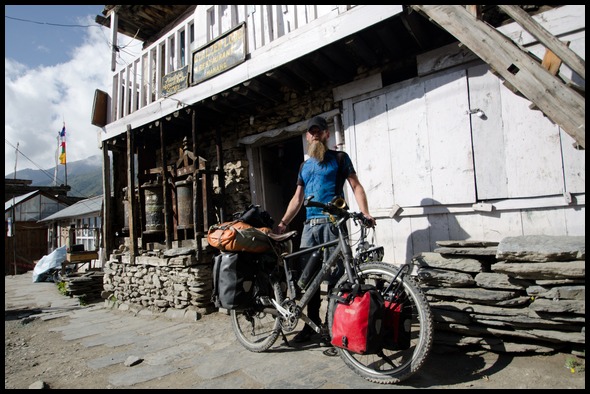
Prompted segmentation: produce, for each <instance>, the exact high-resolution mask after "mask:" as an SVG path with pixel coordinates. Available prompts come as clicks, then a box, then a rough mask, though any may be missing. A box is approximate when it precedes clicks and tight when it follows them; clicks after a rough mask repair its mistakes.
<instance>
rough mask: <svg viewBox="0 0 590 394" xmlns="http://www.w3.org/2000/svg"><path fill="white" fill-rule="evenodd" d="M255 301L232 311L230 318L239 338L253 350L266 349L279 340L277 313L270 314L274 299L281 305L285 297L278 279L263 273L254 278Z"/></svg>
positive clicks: (257, 351)
mask: <svg viewBox="0 0 590 394" xmlns="http://www.w3.org/2000/svg"><path fill="white" fill-rule="evenodd" d="M255 286H256V289H255V294H256V295H255V303H254V305H253V306H252V308H248V309H244V310H231V311H230V320H231V325H232V328H233V331H234V333H235V335H236V338H237V339H238V341H239V342H240V343H241V344H242V346H244V347H245V348H246V349H248V350H250V351H251V352H256V353H260V352H264V351H266V350H268V349H269V348H270V347H271V346H272V345H273V344H274V343H275V342H276V340H277V338H278V337H279V334H280V332H281V322H280V319H279V318H278V315H277V314H276V313H275V314H273V313H270V309H272V308H273V307H272V306H270V305H265V304H269V303H270V300H271V299H274V300H275V301H276V302H277V303H278V304H281V302H283V299H284V296H283V292H282V290H281V285H280V283H279V282H278V281H276V280H274V279H272V278H270V277H269V276H268V275H265V274H261V275H258V276H257V279H256V281H255Z"/></svg>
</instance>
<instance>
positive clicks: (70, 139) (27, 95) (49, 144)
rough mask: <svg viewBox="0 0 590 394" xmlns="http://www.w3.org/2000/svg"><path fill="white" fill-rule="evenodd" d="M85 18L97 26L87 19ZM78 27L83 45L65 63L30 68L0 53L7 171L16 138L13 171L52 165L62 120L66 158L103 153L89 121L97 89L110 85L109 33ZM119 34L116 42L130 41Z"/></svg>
mask: <svg viewBox="0 0 590 394" xmlns="http://www.w3.org/2000/svg"><path fill="white" fill-rule="evenodd" d="M84 22H85V24H87V25H93V24H95V25H96V23H95V22H94V21H93V20H92V19H91V18H88V20H86V21H84ZM77 32H78V33H73V34H84V41H83V44H82V45H81V46H79V47H76V48H71V49H70V50H69V51H68V56H70V57H69V59H68V60H67V61H66V62H64V63H60V64H56V65H52V66H41V67H37V68H28V67H27V66H26V65H23V64H20V63H18V62H16V61H14V60H12V59H9V58H6V57H5V58H4V66H5V67H4V86H5V87H4V99H5V118H4V133H5V134H4V138H5V144H4V153H5V175H6V174H10V173H12V172H13V171H14V168H15V153H16V152H15V150H16V146H17V143H18V150H19V152H20V154H19V155H18V161H17V162H16V163H17V170H22V169H25V168H33V169H49V168H52V167H54V166H55V165H56V163H57V155H56V153H57V151H58V139H57V137H58V133H59V131H61V129H62V127H63V124H64V122H65V125H66V153H67V160H68V162H72V161H77V160H82V159H86V158H88V157H90V156H94V155H100V154H101V151H100V148H99V146H100V141H99V137H98V136H99V133H100V132H101V130H100V128H98V127H96V126H94V125H92V124H91V123H90V120H91V112H92V105H93V101H94V92H95V90H96V89H101V90H103V91H105V92H110V90H111V78H112V73H111V67H110V65H111V49H110V45H109V41H110V36H111V35H110V30H109V29H106V28H104V27H99V26H98V25H96V27H94V26H92V27H90V28H87V29H84V30H78V31H77ZM119 39H120V40H121V42H120V45H124V44H125V45H127V44H128V43H129V40H128V39H127V38H126V37H124V36H121V35H119ZM140 48H141V46H140V44H138V43H137V42H134V43H132V44H131V45H130V46H129V47H128V48H127V50H126V51H125V52H124V53H123V54H122V55H123V56H125V57H126V59H132V58H134V57H135V56H136V54H137V53H138V52H139V49H140ZM134 50H135V52H133V51H134ZM122 61H123V60H122ZM120 62H121V61H118V63H120Z"/></svg>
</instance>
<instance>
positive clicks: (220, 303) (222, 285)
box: [211, 252, 256, 310]
mask: <svg viewBox="0 0 590 394" xmlns="http://www.w3.org/2000/svg"><path fill="white" fill-rule="evenodd" d="M251 260H252V259H250V258H249V256H248V254H245V253H224V252H222V253H220V254H218V255H216V256H215V257H214V258H213V293H212V296H211V301H212V302H213V303H214V304H215V306H216V307H217V308H225V309H236V310H238V309H246V308H249V307H250V306H252V303H253V302H254V290H253V288H254V278H255V272H256V264H255V262H254V261H251Z"/></svg>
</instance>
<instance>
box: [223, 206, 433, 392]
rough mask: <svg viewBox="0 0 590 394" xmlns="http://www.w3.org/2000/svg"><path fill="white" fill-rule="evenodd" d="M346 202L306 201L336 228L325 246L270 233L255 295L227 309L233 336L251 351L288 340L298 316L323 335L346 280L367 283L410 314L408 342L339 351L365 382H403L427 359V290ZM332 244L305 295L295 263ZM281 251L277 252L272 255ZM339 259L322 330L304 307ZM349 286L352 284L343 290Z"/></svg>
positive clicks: (429, 328)
mask: <svg viewBox="0 0 590 394" xmlns="http://www.w3.org/2000/svg"><path fill="white" fill-rule="evenodd" d="M343 201H344V200H341V201H338V200H337V201H334V202H330V203H328V204H322V203H319V202H316V201H312V199H311V198H308V199H306V200H305V201H304V205H305V206H316V207H320V208H322V209H323V211H324V212H325V213H327V214H328V215H330V216H329V217H330V219H331V221H332V223H333V225H334V226H335V227H336V228H337V229H338V239H337V240H334V241H330V242H326V243H324V244H321V245H318V246H315V247H311V248H307V249H304V250H300V251H297V252H292V248H291V247H290V243H291V239H292V238H293V237H294V236H295V235H296V234H297V232H296V231H290V232H287V233H285V234H281V235H278V234H274V235H271V238H272V239H273V241H272V243H273V246H274V248H275V254H274V255H268V254H266V255H261V256H260V258H259V259H258V272H257V274H256V275H255V279H254V298H255V301H254V303H253V305H252V306H251V307H248V308H246V309H239V310H230V320H231V324H232V328H233V331H234V333H235V335H236V337H237V339H238V341H239V342H240V343H241V344H242V345H243V346H244V347H245V348H246V349H248V350H250V351H252V352H264V351H266V350H268V349H269V348H270V347H271V346H273V344H274V343H275V342H276V341H277V339H278V338H279V336H282V338H283V340H284V342H285V343H286V344H288V340H287V338H286V335H285V334H286V333H290V332H293V331H294V330H295V328H296V327H297V324H298V322H299V320H300V319H301V320H303V321H304V322H305V324H307V325H309V326H310V327H311V328H312V329H313V330H315V331H316V332H317V333H319V334H322V335H330V327H331V326H332V321H333V320H332V319H333V315H334V311H335V308H336V303H337V302H338V301H337V300H338V299H339V298H340V297H339V296H340V295H342V292H343V289H345V288H347V287H346V285H347V284H348V285H355V284H356V285H361V284H365V285H366V284H371V285H373V286H375V287H376V288H377V289H378V290H379V292H380V293H381V295H382V296H383V298H384V300H386V301H387V300H389V301H395V302H397V303H399V304H400V305H402V307H403V310H404V311H408V312H407V314H406V317H405V320H404V325H405V326H404V327H405V329H406V330H407V334H408V341H407V342H408V343H407V344H406V345H405V346H402V347H396V346H384V348H383V349H382V350H380V351H379V352H378V353H376V354H370V355H367V354H357V353H352V352H350V351H348V350H346V349H343V348H336V350H337V353H338V355H339V356H340V358H341V359H342V360H343V361H344V363H345V364H346V365H347V366H348V367H350V368H351V369H352V370H353V371H354V372H356V373H357V374H358V375H360V376H361V377H363V378H364V379H366V380H368V381H371V382H374V383H381V384H394V383H399V382H401V381H403V380H406V379H408V378H409V377H410V376H412V375H413V374H414V373H416V372H417V371H418V370H419V369H420V368H421V367H422V365H423V364H424V363H425V361H426V359H427V357H428V355H429V353H430V349H431V346H432V339H433V321H432V313H431V310H430V306H429V304H428V301H427V300H426V297H425V295H424V293H423V292H422V291H421V289H420V288H419V286H418V285H417V283H416V282H415V281H414V279H413V278H412V276H411V275H410V272H411V266H410V265H409V264H404V265H402V266H401V267H398V266H394V265H392V264H389V263H386V262H383V261H381V259H382V258H383V247H379V246H375V245H373V244H372V243H370V242H368V240H367V233H368V231H369V228H370V223H368V221H367V220H366V218H365V217H364V215H363V214H362V213H360V212H350V211H349V210H348V207H347V206H346V204H345V203H343ZM349 223H350V224H351V225H350V227H352V225H354V226H360V232H359V233H358V234H359V236H358V241H356V242H355V244H356V252H355V253H354V255H353V247H354V245H352V241H351V237H350V236H349V229H348V227H349ZM324 248H330V249H329V250H330V251H331V252H330V253H329V257H328V258H327V259H326V260H325V261H322V263H321V266H320V268H319V270H318V272H317V274H316V275H315V277H313V279H312V280H311V282H309V285H308V287H307V289H306V290H305V292H304V293H302V291H301V289H298V288H297V284H296V279H297V275H295V274H294V273H295V272H296V270H295V269H294V267H295V266H296V265H297V264H296V263H297V262H298V260H300V259H301V257H302V256H303V255H305V254H310V253H313V252H314V251H316V250H320V249H322V250H323V249H324ZM277 256H278V257H277ZM338 260H342V262H343V264H344V268H345V273H344V274H343V275H342V276H341V278H340V279H339V280H338V282H337V284H336V286H335V287H334V288H333V289H332V290H331V291H330V293H329V294H328V307H327V320H328V321H327V326H324V327H319V326H318V325H317V324H315V323H314V322H313V321H312V320H311V319H309V317H308V316H307V315H306V314H304V313H303V310H304V309H305V307H306V306H307V304H308V303H309V301H310V299H311V297H312V295H313V294H314V293H315V291H320V286H321V284H322V282H323V281H324V280H325V279H326V278H327V277H328V276H329V275H330V272H331V270H332V269H333V267H335V266H336V264H337V263H338ZM348 288H350V286H349V287H348Z"/></svg>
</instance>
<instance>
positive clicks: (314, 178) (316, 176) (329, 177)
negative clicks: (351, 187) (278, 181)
mask: <svg viewBox="0 0 590 394" xmlns="http://www.w3.org/2000/svg"><path fill="white" fill-rule="evenodd" d="M354 173H355V170H354V166H353V165H352V161H351V160H350V156H348V154H347V153H346V152H342V151H335V150H328V151H327V152H326V155H325V156H324V161H323V162H321V163H320V162H319V161H317V160H316V159H314V158H309V159H307V160H306V161H304V162H303V163H302V164H301V167H300V168H299V176H298V177H297V185H300V186H303V187H304V193H305V198H307V197H309V196H314V197H313V200H312V201H319V202H322V203H328V202H330V201H332V199H333V198H334V197H336V196H338V197H342V198H344V182H345V181H346V179H347V178H348V177H349V176H350V175H351V174H354ZM325 216H326V215H325V214H324V213H322V209H321V208H317V207H307V219H311V218H317V217H325Z"/></svg>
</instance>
